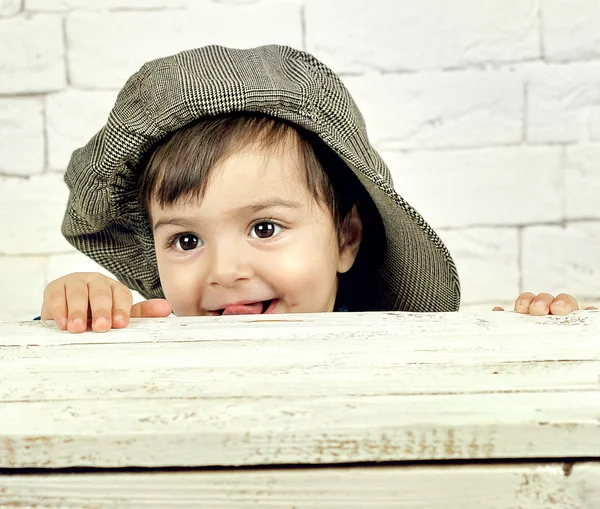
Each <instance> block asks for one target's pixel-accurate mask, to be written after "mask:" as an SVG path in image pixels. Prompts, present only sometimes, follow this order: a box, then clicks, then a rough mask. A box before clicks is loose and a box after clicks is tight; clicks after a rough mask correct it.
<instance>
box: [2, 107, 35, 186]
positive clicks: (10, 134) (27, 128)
mask: <svg viewBox="0 0 600 509" xmlns="http://www.w3.org/2000/svg"><path fill="white" fill-rule="evenodd" d="M43 169H44V117H43V102H42V100H41V99H39V98H14V99H12V98H11V99H2V98H0V174H2V173H4V174H10V175H33V174H36V173H40V172H41V171H42V170H43Z"/></svg>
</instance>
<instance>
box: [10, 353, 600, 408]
mask: <svg viewBox="0 0 600 509" xmlns="http://www.w3.org/2000/svg"><path fill="white" fill-rule="evenodd" d="M135 346H136V347H137V348H139V345H135ZM187 346H188V345H181V348H182V352H181V355H188V357H187V359H189V360H192V359H194V358H196V359H198V361H199V362H198V363H199V364H204V363H206V358H204V357H202V356H201V355H199V354H200V353H201V352H198V351H197V350H194V349H189V348H187ZM73 348H74V347H73ZM81 348H82V349H83V350H84V351H82V352H78V353H77V355H79V357H75V356H74V357H70V358H65V359H59V361H60V362H58V361H57V362H56V365H53V362H54V361H55V359H54V358H52V357H51V356H50V355H49V356H48V358H47V359H45V362H44V363H43V364H40V365H33V366H28V365H27V364H26V362H25V361H26V359H19V362H18V363H17V362H5V363H4V364H2V371H1V372H0V402H5V403H8V402H26V401H56V402H58V401H75V400H96V399H103V400H110V399H144V398H145V399H148V400H152V399H167V398H180V399H181V398H197V399H210V398H254V399H260V398H277V397H278V398H283V399H286V398H292V399H293V398H311V397H312V398H320V397H328V396H332V395H334V394H335V395H338V396H341V395H349V396H385V395H390V394H396V395H399V394H406V395H411V394H412V395H419V394H438V395H441V394H448V395H451V394H481V393H485V392H498V393H502V392H505V393H506V392H540V393H543V392H569V391H571V392H577V391H589V390H596V389H599V388H600V382H599V379H600V361H562V362H555V361H533V362H531V361H530V362H522V363H519V362H505V363H502V362H498V363H487V364H476V365H468V364H467V365H464V364H463V365H461V364H458V361H456V362H455V363H452V364H448V365H445V364H406V365H403V366H400V367H399V366H396V365H392V366H389V365H388V366H386V365H381V366H377V368H373V367H372V366H364V365H361V362H360V357H357V356H355V357H353V358H354V359H355V362H354V363H349V362H348V363H344V364H341V363H339V364H334V363H332V364H331V365H330V366H327V365H324V364H321V365H310V364H309V365H302V364H301V365H293V360H292V359H290V360H289V366H279V365H278V364H279V363H277V362H275V363H274V364H275V365H272V364H271V363H270V362H269V361H270V360H271V358H268V357H267V358H265V361H264V365H263V366H262V367H254V366H248V367H246V366H231V367H214V366H207V367H204V366H189V364H191V363H190V362H186V363H185V364H188V366H186V367H179V368H178V367H177V363H176V362H175V360H174V359H173V358H171V359H169V360H167V361H165V364H168V366H169V367H165V368H161V367H160V361H161V359H163V360H164V359H165V358H164V356H161V354H162V349H161V348H160V347H159V348H156V349H155V351H153V352H152V354H151V353H150V352H148V351H145V352H143V355H139V354H140V352H139V351H137V352H136V350H135V348H133V349H132V350H129V349H127V350H126V351H125V352H124V351H123V350H122V347H121V346H120V345H119V346H117V347H115V346H111V347H110V348H114V349H115V352H113V354H112V355H116V356H119V358H121V359H123V360H127V359H128V358H129V359H135V361H133V360H132V364H135V369H112V368H111V367H110V358H108V357H104V356H99V355H98V349H99V348H100V346H99V345H96V346H94V347H81ZM86 348H87V352H89V353H91V354H92V355H91V356H90V357H87V356H85V355H84V354H85V353H86V352H85V349H86ZM102 348H103V349H104V348H107V347H105V346H104V345H103V346H102ZM45 350H49V349H45ZM48 353H49V354H50V353H55V352H52V351H50V352H48ZM71 353H73V352H71ZM136 354H138V355H137V356H136ZM78 359H81V360H80V361H79V362H78ZM67 360H68V362H65V361H67ZM94 361H96V363H94ZM103 361H106V362H103ZM143 361H145V362H143ZM573 397H574V398H576V397H577V394H573Z"/></svg>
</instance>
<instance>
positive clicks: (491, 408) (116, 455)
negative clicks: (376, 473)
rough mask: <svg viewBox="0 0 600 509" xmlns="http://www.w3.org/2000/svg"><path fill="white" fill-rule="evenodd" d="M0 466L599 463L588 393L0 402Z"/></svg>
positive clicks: (597, 423) (597, 400) (598, 423)
mask: <svg viewBox="0 0 600 509" xmlns="http://www.w3.org/2000/svg"><path fill="white" fill-rule="evenodd" d="M0 415H2V418H3V419H2V423H1V424H0V467H10V468H15V467H16V468H24V467H48V468H57V467H68V466H96V467H126V466H148V467H157V466H194V467H198V466H212V465H277V464H315V463H316V464H327V463H346V462H362V461H395V460H425V459H434V460H441V459H470V458H500V459H502V458H543V457H557V458H561V457H598V458H600V391H598V390H596V391H582V392H576V393H572V392H566V393H565V392H556V393H499V394H498V393H484V394H457V395H450V396H449V395H420V396H413V395H393V394H392V395H386V396H331V397H320V398H293V397H287V398H262V399H255V398H215V399H175V398H170V399H163V400H158V399H154V400H149V399H145V398H144V399H140V400H135V399H125V400H121V399H112V400H103V399H99V400H96V401H94V400H80V401H65V402H39V403H35V402H26V403H1V404H0Z"/></svg>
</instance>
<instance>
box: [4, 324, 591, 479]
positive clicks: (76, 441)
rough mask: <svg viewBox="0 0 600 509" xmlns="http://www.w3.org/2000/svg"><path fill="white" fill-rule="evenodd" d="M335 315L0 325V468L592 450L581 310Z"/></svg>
mask: <svg viewBox="0 0 600 509" xmlns="http://www.w3.org/2000/svg"><path fill="white" fill-rule="evenodd" d="M344 317H345V321H344V320H342V319H341V318H340V314H331V313H330V314H322V315H289V316H288V317H282V318H281V319H279V318H278V320H282V321H276V322H273V321H271V320H270V319H269V320H266V319H263V317H258V319H255V317H250V318H249V317H221V318H215V319H212V318H211V319H199V318H197V319H186V320H183V319H168V320H138V321H135V322H134V323H133V324H132V327H131V328H130V329H126V330H123V331H113V332H111V333H108V334H103V335H99V334H93V333H87V334H84V335H79V336H73V335H70V334H68V333H65V332H62V331H58V330H57V329H56V328H55V327H53V326H52V325H51V324H48V323H46V324H39V323H29V322H27V323H25V322H23V323H16V324H15V323H13V324H7V323H5V324H0V332H2V344H3V345H4V346H0V466H5V467H11V468H13V467H44V466H46V467H61V466H73V465H88V466H116V467H120V466H170V465H175V466H178V465H182V466H205V465H221V464H223V465H238V464H244V465H255V464H262V463H264V464H281V463H325V462H333V463H339V462H353V461H384V460H403V459H408V460H419V459H459V458H487V457H493V458H513V457H514V458H531V457H568V456H586V457H592V456H600V436H599V428H600V417H599V415H600V399H599V398H600V386H599V383H598V374H599V364H598V363H599V361H600V340H599V338H600V314H598V313H597V312H581V313H576V314H573V315H570V316H568V317H545V318H535V317H524V316H522V315H516V314H514V313H487V314H483V315H482V316H480V315H460V314H456V313H454V314H452V313H449V314H405V313H366V314H358V313H348V314H344ZM230 318H231V320H230ZM35 344H39V345H45V346H26V345H35ZM550 361H551V362H550Z"/></svg>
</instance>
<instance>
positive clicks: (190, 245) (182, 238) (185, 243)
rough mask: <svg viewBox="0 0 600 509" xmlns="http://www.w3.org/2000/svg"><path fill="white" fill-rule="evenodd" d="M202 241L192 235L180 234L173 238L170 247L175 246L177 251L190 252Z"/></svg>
mask: <svg viewBox="0 0 600 509" xmlns="http://www.w3.org/2000/svg"><path fill="white" fill-rule="evenodd" d="M201 242H202V241H201V240H200V239H199V238H198V236H197V235H194V234H193V233H182V234H179V235H176V236H175V237H173V240H172V243H171V245H173V246H175V249H177V251H192V250H193V249H196V248H197V247H198V246H199V245H200V243H201Z"/></svg>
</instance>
